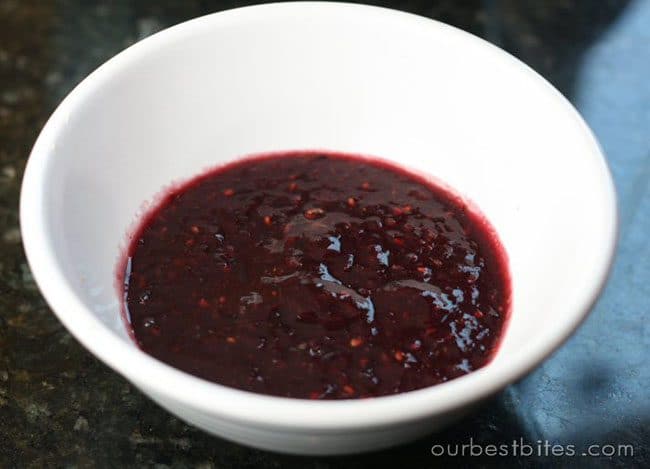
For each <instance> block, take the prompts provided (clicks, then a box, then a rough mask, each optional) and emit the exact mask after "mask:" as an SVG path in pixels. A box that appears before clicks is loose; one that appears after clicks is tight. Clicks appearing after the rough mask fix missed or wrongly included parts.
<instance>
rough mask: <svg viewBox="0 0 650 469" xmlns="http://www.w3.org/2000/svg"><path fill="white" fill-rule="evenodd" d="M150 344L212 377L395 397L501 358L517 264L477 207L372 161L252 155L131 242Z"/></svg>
mask: <svg viewBox="0 0 650 469" xmlns="http://www.w3.org/2000/svg"><path fill="white" fill-rule="evenodd" d="M127 258H128V260H127V262H126V265H127V268H126V269H125V272H123V273H122V274H121V275H122V278H123V284H124V298H125V302H124V307H125V312H126V316H127V318H128V320H129V322H130V326H131V328H132V332H133V336H134V338H135V340H136V342H137V344H138V346H139V347H141V348H142V350H144V351H145V352H147V353H148V354H150V355H152V356H154V357H156V358H157V359H159V360H161V361H163V362H166V363H168V364H170V365H172V366H174V367H176V368H179V369H181V370H184V371H186V372H188V373H191V374H193V375H196V376H199V377H201V378H204V379H207V380H210V381H214V382H217V383H220V384H223V385H226V386H231V387H235V388H239V389H244V390H248V391H253V392H257V393H263V394H271V395H276V396H285V397H293V398H306V399H345V398H361V397H374V396H383V395H389V394H395V393H401V392H406V391H411V390H415V389H420V388H423V387H426V386H432V385H435V384H438V383H442V382H445V381H448V380H450V379H454V378H456V377H459V376H462V375H465V374H467V373H470V372H472V371H473V370H476V369H478V368H481V367H482V366H484V365H486V364H487V363H488V362H489V361H490V359H491V358H492V356H493V354H494V352H495V350H496V347H497V346H498V343H499V339H500V338H501V336H502V334H503V331H504V326H505V323H506V321H507V318H508V314H509V308H510V280H509V273H508V269H507V262H506V258H505V254H504V252H503V249H502V248H501V246H500V244H499V242H498V240H497V238H496V236H495V234H494V231H493V230H492V229H491V227H490V225H489V223H488V222H487V221H486V220H485V219H484V218H483V217H482V216H481V215H480V214H478V213H477V212H476V211H475V210H470V209H469V208H468V207H467V206H466V205H465V203H464V202H462V200H461V199H460V198H459V197H457V196H456V195H454V194H452V193H450V192H449V191H448V190H446V189H443V188H441V187H439V186H437V185H434V184H432V183H431V182H429V181H427V180H425V179H423V178H421V177H418V176H416V175H413V174H410V173H408V172H405V171H404V170H402V169H400V168H398V167H395V166H392V165H390V164H388V163H384V162H379V161H376V160H368V159H365V158H360V157H355V156H347V155H338V154H330V153H327V154H323V153H317V152H293V153H287V154H282V155H273V156H265V157H255V158H248V159H244V160H241V161H237V162H235V163H232V164H230V165H227V166H225V167H221V168H218V169H216V170H213V171H211V172H209V173H207V174H204V175H201V176H199V177H197V178H195V179H193V180H191V181H189V182H187V183H186V184H184V185H183V186H181V187H177V188H175V189H173V190H171V191H170V192H168V193H167V194H166V195H165V196H164V198H163V199H162V200H161V201H160V203H159V204H158V205H157V206H156V207H155V208H154V209H153V210H152V211H151V212H150V213H149V215H148V216H147V217H146V218H145V219H144V220H143V221H142V223H141V225H140V227H139V228H138V229H137V231H136V232H135V235H134V236H133V238H132V241H131V245H130V246H129V249H128V252H127Z"/></svg>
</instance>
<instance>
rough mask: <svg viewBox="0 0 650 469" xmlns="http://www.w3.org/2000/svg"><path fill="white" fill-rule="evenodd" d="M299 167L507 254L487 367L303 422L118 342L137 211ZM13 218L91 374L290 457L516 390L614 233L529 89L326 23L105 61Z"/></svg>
mask: <svg viewBox="0 0 650 469" xmlns="http://www.w3.org/2000/svg"><path fill="white" fill-rule="evenodd" d="M303 148H313V149H330V150H338V151H344V152H352V153H363V154H371V155H378V156H381V157H383V158H385V159H388V160H394V161H396V162H399V163H400V164H402V165H404V166H406V167H407V168H410V169H412V170H415V171H418V172H422V173H425V174H431V175H434V176H436V177H438V178H441V179H442V180H443V181H446V182H447V183H448V184H450V185H451V186H452V187H454V188H455V189H457V190H458V191H460V193H462V194H464V195H465V196H466V197H468V198H469V199H470V200H472V201H474V202H476V203H477V204H478V206H479V207H480V208H481V209H482V211H483V212H484V213H485V214H486V215H487V217H488V218H489V219H490V220H491V221H492V223H493V224H494V226H495V228H496V230H497V231H498V233H499V235H500V237H501V240H502V241H503V243H504V245H505V248H506V250H507V253H508V255H509V257H510V267H511V273H512V277H513V289H514V296H513V313H512V318H511V321H510V323H509V325H508V328H507V333H506V335H505V339H504V341H503V343H502V345H501V347H500V349H499V351H498V354H497V356H496V357H495V359H494V360H493V361H492V362H491V363H490V364H489V365H488V366H486V367H485V368H483V369H481V370H479V371H476V372H474V373H471V374H470V375H468V376H465V377H462V378H459V379H456V380H453V381H451V382H448V383H445V384H441V385H438V386H435V387H431V388H427V389H423V390H419V391H415V392H410V393H406V394H401V395H396V396H390V397H381V398H376V399H367V400H349V401H330V402H319V401H307V400H295V399H286V398H277V397H270V396H264V395H257V394H252V393H248V392H244V391H239V390H235V389H230V388H227V387H223V386H220V385H217V384H213V383H209V382H207V381H203V380H201V379H198V378H195V377H193V376H191V375H188V374H186V373H184V372H182V371H179V370H176V369H174V368H171V367H169V366H167V365H165V364H164V363H161V362H159V361H157V360H156V359H154V358H152V357H150V356H148V355H146V354H144V353H143V352H141V351H140V350H139V349H138V348H137V347H136V346H135V345H134V344H133V343H132V342H131V340H130V339H129V337H128V335H127V333H126V331H125V328H124V325H123V324H122V322H121V320H120V307H119V303H118V301H119V299H118V297H117V294H116V291H115V288H114V281H115V265H116V262H117V259H118V255H119V253H120V246H124V240H125V233H126V232H127V230H128V228H129V226H131V225H132V223H133V222H134V220H136V219H137V215H138V213H141V209H142V206H143V202H145V201H151V200H152V198H153V197H154V196H155V195H156V194H157V193H158V192H159V191H160V190H161V188H163V187H164V186H165V185H168V184H169V183H170V182H172V181H178V180H182V179H184V178H189V177H191V176H193V175H195V174H197V173H198V172H200V171H201V170H202V169H203V168H206V167H209V166H213V165H215V164H219V163H224V162H226V161H230V160H232V159H233V158H236V157H238V156H240V155H247V154H250V153H257V152H268V151H278V150H287V149H303ZM20 215H21V222H22V233H23V239H24V244H25V249H26V252H27V256H28V259H29V263H30V266H31V268H32V270H33V273H34V276H35V278H36V280H37V282H38V284H39V286H40V288H41V290H42V292H43V294H44V296H45V297H46V299H47V301H48V303H49V304H50V305H51V307H52V309H53V310H54V311H55V312H56V314H57V315H58V317H59V318H60V320H61V321H62V322H63V323H64V324H65V326H66V327H67V328H68V329H69V330H70V331H71V332H72V334H74V336H75V337H76V338H77V339H78V340H79V341H80V342H81V343H82V344H84V345H85V346H86V347H87V348H88V349H89V350H90V351H91V352H93V353H94V354H95V355H96V356H97V357H99V358H100V359H101V360H103V361H104V362H105V363H107V364H108V365H109V366H111V367H112V368H113V369H115V370H116V371H117V372H119V373H121V374H122V375H124V376H125V377H126V378H128V379H129V380H130V381H131V382H133V383H134V384H135V385H136V386H137V387H138V388H140V389H141V390H142V391H143V392H145V393H146V394H147V395H149V396H150V397H151V398H152V399H154V400H155V401H156V402H158V403H159V404H160V405H161V406H163V407H164V408H166V409H168V410H169V411H170V412H172V413H173V414H176V415H177V416H179V417H180V418H182V419H184V420H186V421H188V422H191V423H193V424H194V425H196V426H198V427H201V428H203V429H205V430H207V431H209V432H212V433H214V434H217V435H220V436H223V437H225V438H228V439H231V440H234V441H238V442H241V443H244V444H248V445H252V446H257V447H260V448H266V449H270V450H276V451H283V452H291V453H302V454H317V453H318V454H335V453H338V454H341V453H351V452H358V451H364V450H370V449H376V448H382V447H386V446H390V445H394V444H397V443H400V442H404V441H406V440H409V439H412V438H415V437H417V436H421V435H424V434H426V433H427V432H430V431H432V430H434V429H436V428H439V427H440V426H441V425H444V424H445V423H447V422H449V421H450V420H452V419H454V418H456V417H458V416H459V415H461V414H462V413H463V412H465V411H466V410H467V409H468V408H470V407H471V405H472V404H475V403H477V402H479V401H480V400H481V399H483V398H485V397H487V396H490V395H491V394H493V393H495V392H497V391H499V390H500V389H502V388H503V387H504V386H506V385H507V384H509V383H512V382H513V381H514V380H516V379H517V378H519V377H521V376H522V375H524V374H525V373H526V372H528V371H530V370H531V369H532V368H533V367H535V366H536V365H538V364H539V363H540V362H541V361H542V360H543V359H544V358H545V357H547V356H548V355H549V354H550V353H551V352H552V351H553V350H554V349H555V348H557V347H558V346H559V345H560V344H561V343H562V342H563V341H564V340H565V339H566V338H567V337H568V336H569V335H570V334H571V332H572V331H573V330H574V329H575V328H576V327H577V325H578V324H579V323H580V321H582V320H583V319H584V317H585V315H586V314H587V313H588V311H589V309H590V307H591V306H592V304H593V302H594V301H595V300H596V298H597V296H598V294H599V292H600V291H601V289H602V287H603V283H604V281H605V279H606V276H607V272H608V270H609V266H610V263H611V260H612V256H613V252H614V246H615V238H616V230H617V212H616V201H615V191H614V187H613V184H612V180H611V177H610V174H609V171H608V169H607V166H606V163H605V160H604V158H603V155H602V153H601V150H600V148H599V147H598V144H597V143H596V141H595V139H594V137H593V136H592V134H591V133H590V131H589V129H588V128H587V126H586V125H585V123H584V122H583V121H582V119H581V118H580V116H579V115H578V114H577V113H576V111H575V110H574V109H573V108H572V107H571V105H570V104H569V103H568V102H567V101H566V100H565V99H564V98H563V97H562V96H561V95H560V94H559V93H558V92H557V91H556V90H555V89H553V88H552V87H551V86H550V85H549V84H548V83H547V82H545V81H544V80H543V79H542V78H541V77H540V76H539V75H537V74H536V73H535V72H533V71H532V70H531V69H529V68H528V67H526V66H525V65H524V64H522V63H521V62H519V61H517V60H515V59H514V58H513V57H511V56H509V55H508V54H506V53H504V52H503V51H501V50H499V49H497V48H496V47H493V46H491V45H489V44H488V43H486V42H484V41H482V40H480V39H477V38H476V37H474V36H471V35H469V34H467V33H464V32H462V31H460V30H458V29H455V28H452V27H449V26H446V25H444V24H441V23H437V22H435V21H431V20H428V19H424V18H421V17H418V16H413V15H409V14H404V13H399V12H396V11H391V10H386V9H381V8H373V7H367V6H358V5H348V4H328V3H285V4H273V5H266V6H255V7H249V8H242V9H237V10H232V11H227V12H224V13H218V14H214V15H209V16H206V17H203V18H199V19H196V20H193V21H189V22H187V23H183V24H181V25H179V26H175V27H173V28H170V29H168V30H166V31H163V32H161V33H159V34H156V35H154V36H152V37H150V38H148V39H145V40H144V41H142V42H140V43H138V44H136V45H134V46H133V47H130V48H129V49H127V50H126V51H124V52H122V53H121V54H119V55H117V56H116V57H114V58H113V59H111V60H110V61H108V62H107V63H106V64H104V65H103V66H101V67H100V68H99V69H98V70H97V71H95V72H94V73H93V74H91V75H90V76H89V77H88V78H86V79H85V80H84V81H83V82H82V83H81V84H80V85H79V86H78V87H77V88H75V90H74V91H73V92H72V93H70V95H69V96H68V97H67V98H66V99H65V100H64V101H63V103H62V104H61V105H60V106H59V108H58V109H57V110H56V112H55V113H54V114H53V116H52V117H51V118H50V120H49V121H48V123H47V125H46V126H45V128H44V129H43V131H42V133H41V135H40V136H39V138H38V141H37V142H36V144H35V146H34V149H33V151H32V154H31V156H30V159H29V164H28V166H27V170H26V172H25V178H24V181H23V188H22V194H21V211H20Z"/></svg>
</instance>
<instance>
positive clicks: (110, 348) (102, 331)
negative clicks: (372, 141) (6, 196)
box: [20, 2, 618, 432]
mask: <svg viewBox="0 0 650 469" xmlns="http://www.w3.org/2000/svg"><path fill="white" fill-rule="evenodd" d="M337 10H338V11H339V12H345V13H346V14H348V15H351V14H360V15H363V16H364V17H365V18H370V17H371V16H372V17H376V18H380V19H383V20H392V21H398V22H404V23H409V26H410V27H414V28H422V29H426V28H434V29H439V30H444V33H445V34H448V35H456V36H459V37H460V39H462V40H463V41H467V42H473V43H475V44H478V45H480V46H481V47H482V48H483V49H484V50H485V51H486V53H489V54H493V55H494V56H495V58H496V60H501V61H506V62H509V63H510V64H511V65H512V66H513V67H516V68H518V69H519V70H524V71H525V72H526V73H527V74H528V75H529V76H530V80H533V81H535V82H537V83H538V86H541V87H543V88H544V89H545V92H546V93H547V94H548V96H549V99H553V100H555V101H557V102H558V105H559V107H561V108H563V109H565V110H566V112H567V113H568V114H569V115H570V117H571V118H572V119H573V120H574V121H575V122H576V125H577V127H578V128H580V129H581V131H580V132H576V135H577V137H578V138H583V139H585V141H586V145H587V146H588V147H590V148H591V153H592V155H593V158H595V161H596V164H599V165H600V174H599V176H600V180H601V186H600V190H601V192H602V193H601V194H599V195H600V196H601V197H603V199H604V200H605V205H604V206H603V207H602V213H603V220H606V221H609V223H608V224H607V226H608V228H609V229H608V231H607V232H606V233H605V234H604V238H605V245H604V246H603V248H602V250H601V251H600V252H599V253H597V254H596V255H595V256H594V262H593V264H594V265H593V266H592V268H591V269H590V271H589V275H590V276H591V281H590V284H589V285H590V288H586V289H585V290H584V291H582V292H580V294H578V295H576V298H575V299H574V301H573V302H572V303H570V304H568V305H567V306H566V310H567V313H568V314H569V319H568V320H567V321H566V322H564V323H562V325H561V326H562V327H556V328H554V329H551V330H550V331H549V332H548V333H547V334H545V335H542V336H540V337H535V338H531V341H530V343H529V346H528V347H527V349H526V351H525V353H521V354H519V355H517V356H513V357H512V358H511V359H509V360H508V363H507V365H504V364H497V363H491V364H489V365H488V366H486V367H484V368H481V369H479V370H477V371H474V372H472V373H469V374H468V375H465V376H462V377H459V378H456V379H454V380H451V381H449V382H446V383H442V384H439V385H436V386H432V387H428V388H423V389H420V390H416V391H411V392H407V393H401V394H396V395H391V396H382V397H377V398H372V399H362V400H360V399H350V400H333V401H311V400H306V399H294V398H285V397H275V396H269V395H263V394H257V393H252V392H248V391H243V390H239V389H234V388H229V387H226V386H223V385H220V384H217V383H212V382H208V381H205V380H203V379H200V378H198V377H195V376H193V375H190V374H188V373H185V372H183V371H180V370H178V369H176V368H173V367H171V366H170V365H167V364H165V363H163V362H160V361H158V360H157V359H155V358H153V357H151V356H149V355H147V354H146V353H144V352H143V351H141V350H140V349H139V348H137V347H135V346H133V345H132V344H128V343H127V342H125V341H124V340H123V338H120V337H119V336H117V335H116V334H115V333H114V332H113V331H111V330H110V329H108V327H107V326H105V325H104V324H103V323H102V322H101V321H100V320H99V319H97V318H96V317H95V316H94V315H93V314H92V312H91V311H90V309H89V308H87V307H86V306H85V305H84V304H83V302H82V301H81V300H80V298H78V297H77V296H76V294H75V292H74V289H73V288H72V285H71V284H70V282H69V280H68V279H67V278H65V276H64V274H63V271H62V269H61V268H60V267H59V261H58V260H57V256H56V254H55V252H54V250H53V245H52V242H51V240H50V239H49V238H48V236H47V232H46V230H45V229H44V220H45V218H46V213H45V206H44V203H43V201H44V200H46V198H47V193H46V191H45V187H46V184H45V182H46V180H47V178H48V174H49V168H51V166H52V165H53V164H54V160H55V157H54V155H55V151H54V148H55V143H56V140H57V136H58V134H59V132H60V130H61V129H62V128H64V127H65V126H66V122H67V120H68V119H67V118H68V116H69V115H71V114H73V113H74V112H75V109H76V108H77V107H78V106H80V105H81V104H82V103H83V102H84V101H85V99H86V98H87V97H89V96H91V95H92V94H93V93H94V92H95V91H96V90H98V89H100V88H101V87H102V86H103V85H104V84H106V83H107V82H109V81H110V80H111V77H112V76H113V75H114V73H116V72H118V71H119V70H122V69H125V68H128V67H130V66H131V65H132V64H133V63H134V62H136V61H137V60H138V58H139V57H142V56H144V55H146V54H148V53H150V52H154V51H156V50H158V49H160V48H163V47H165V46H167V45H169V44H172V43H173V42H175V41H176V40H178V39H182V38H184V37H187V36H190V35H194V34H196V33H197V32H199V31H201V30H204V29H211V28H219V27H223V26H225V25H230V24H233V23H237V22H240V21H247V20H248V19H252V18H258V17H259V16H260V15H269V14H271V13H273V12H285V13H286V12H292V13H294V14H315V13H317V12H319V11H329V12H332V11H337ZM578 133H581V134H582V135H578ZM20 223H21V232H22V237H23V245H24V249H25V253H26V256H27V260H28V263H29V266H30V268H31V270H32V273H33V276H34V279H35V281H36V283H37V284H38V286H39V288H40V290H41V293H42V294H43V296H44V297H45V299H46V301H47V303H48V304H49V305H50V307H51V309H52V310H53V311H54V313H55V314H56V315H57V317H58V318H59V320H60V321H61V322H62V323H63V324H64V325H65V327H66V328H67V329H68V331H70V332H71V333H72V335H73V336H74V337H75V338H76V339H77V340H78V341H79V342H81V343H82V344H83V345H84V346H85V347H86V348H87V349H88V350H90V351H91V352H92V353H93V354H94V355H95V356H96V357H98V358H99V359H100V360H102V361H103V362H104V363H106V364H107V365H108V366H109V367H111V368H113V369H114V370H115V371H117V372H118V373H120V374H122V375H123V376H125V377H126V378H128V379H129V380H130V381H132V382H133V383H134V384H136V386H138V387H140V388H142V389H143V390H144V391H145V392H147V393H151V394H152V395H153V396H155V397H156V400H158V399H161V400H162V401H165V402H170V401H171V402H175V403H180V404H182V405H184V406H186V407H188V408H190V409H195V410H197V411H202V412H207V413H209V414H211V415H216V416H219V417H220V418H222V419H225V420H230V421H235V422H244V423H252V424H254V425H256V426H264V427H268V428H277V427H278V426H281V427H284V428H294V429H296V431H298V430H299V429H310V430H315V431H320V432H332V431H340V430H341V429H358V428H371V427H381V426H384V425H387V424H395V423H406V422H409V421H413V420H420V419H425V418H429V417H431V416H433V415H436V414H441V413H447V412H451V411H454V410H456V409H458V408H460V407H464V406H466V405H468V404H470V403H472V402H475V401H478V400H480V399H482V398H485V397H488V396H490V395H491V394H494V393H495V392H497V391H499V390H501V389H502V388H504V387H505V386H507V385H508V384H510V383H512V382H514V381H516V380H517V379H519V378H520V377H522V376H523V375H525V374H526V373H528V372H529V371H531V370H532V369H533V368H534V367H536V366H537V365H538V364H539V363H540V362H542V361H543V360H544V359H545V358H546V357H548V356H549V355H550V354H551V353H552V352H553V351H554V350H556V349H557V348H558V347H559V346H560V345H561V344H562V343H563V342H564V341H565V340H567V338H568V337H569V336H570V335H571V334H572V333H573V332H574V331H575V329H576V328H577V327H578V325H579V324H580V323H581V322H582V321H583V320H584V319H585V317H586V316H587V314H588V313H589V311H590V309H591V308H592V306H593V305H594V303H595V302H596V300H597V298H598V296H599V294H600V292H601V291H602V289H603V288H604V285H605V283H606V280H607V277H608V275H609V272H610V270H611V266H612V264H613V260H614V252H615V247H616V242H617V237H618V210H617V202H616V192H615V187H614V183H613V180H612V177H611V173H610V171H609V169H608V166H607V162H606V160H605V157H604V154H603V151H602V149H601V148H600V146H599V144H598V142H597V141H596V138H595V137H594V135H593V134H592V132H591V130H590V129H589V128H588V126H587V124H586V123H585V122H584V120H583V119H582V117H580V115H579V114H578V112H577V111H576V110H575V108H574V107H573V106H572V105H571V104H570V103H569V101H568V100H567V99H566V98H565V97H564V96H562V95H561V94H560V92H559V91H557V90H556V89H555V88H554V87H553V86H552V85H550V84H549V83H548V82H547V81H546V80H545V79H544V78H542V77H541V76H540V75H539V74H537V73H536V72H535V71H534V70H532V69H531V68H530V67H528V66H527V65H525V64H524V63H522V62H521V61H519V60H518V59H516V58H515V57H513V56H511V55H510V54H508V53H507V52H505V51H503V50H501V49H499V48H498V47H496V46H494V45H492V44H490V43H488V42H487V41H485V40H483V39H481V38H478V37H476V36H474V35H472V34H470V33H467V32H465V31H462V30H460V29H457V28H455V27H453V26H449V25H447V24H444V23H441V22H438V21H436V20H432V19H428V18H425V17H421V16H417V15H414V14H410V13H404V12H400V11H396V10H391V9H387V8H383V7H375V6H368V5H359V4H349V3H334V2H288V3H271V4H264V5H254V6H248V7H242V8H236V9H232V10H226V11H222V12H217V13H213V14H209V15H206V16H202V17H199V18H195V19H192V20H189V21H186V22H183V23H180V24H178V25H175V26H172V27H170V28H168V29H165V30H163V31H161V32H159V33H156V34H154V35H152V36H150V37H148V38H146V39H144V40H142V41H140V42H138V43H136V44H134V45H132V46H131V47H129V48H127V49H126V50H124V51H122V52H120V53H119V54H117V55H116V56H114V57H113V58H111V59H109V60H108V61H107V62H105V63H104V64H103V65H101V66H100V67H99V68H97V69H96V70H95V71H94V72H92V73H91V74H90V75H89V76H88V77H87V78H85V79H84V80H83V81H82V82H81V83H80V84H78V85H77V86H76V87H75V88H74V89H73V90H72V91H71V92H70V93H69V94H68V96H67V97H66V98H65V99H64V100H63V101H62V102H61V104H60V105H59V106H58V107H57V109H56V110H55V111H54V113H53V114H52V115H51V117H50V118H49V120H48V121H47V123H46V124H45V126H44V128H43V130H42V131H41V133H40V135H39V136H38V139H37V140H36V143H35V144H34V147H33V149H32V152H31V154H30V156H29V160H28V163H27V166H26V168H25V173H24V176H23V182H22V188H21V194H20ZM513 314H516V312H514V313H513Z"/></svg>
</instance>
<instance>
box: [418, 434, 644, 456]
mask: <svg viewBox="0 0 650 469" xmlns="http://www.w3.org/2000/svg"><path fill="white" fill-rule="evenodd" d="M431 454H432V455H434V456H452V457H453V456H472V457H479V456H513V457H514V456H524V457H532V456H536V457H546V456H550V457H561V456H592V457H598V456H606V457H611V456H630V457H631V456H634V446H632V445H627V444H616V445H614V444H593V445H588V446H586V447H584V449H581V450H578V449H577V448H576V445H571V444H568V445H560V444H556V443H551V442H550V441H548V440H537V441H536V442H535V443H529V442H526V441H524V439H523V438H519V439H518V440H512V442H510V443H502V444H498V445H497V444H481V443H475V442H474V439H473V438H470V439H469V442H467V443H462V444H458V443H446V444H435V445H433V446H432V447H431Z"/></svg>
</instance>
